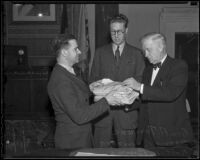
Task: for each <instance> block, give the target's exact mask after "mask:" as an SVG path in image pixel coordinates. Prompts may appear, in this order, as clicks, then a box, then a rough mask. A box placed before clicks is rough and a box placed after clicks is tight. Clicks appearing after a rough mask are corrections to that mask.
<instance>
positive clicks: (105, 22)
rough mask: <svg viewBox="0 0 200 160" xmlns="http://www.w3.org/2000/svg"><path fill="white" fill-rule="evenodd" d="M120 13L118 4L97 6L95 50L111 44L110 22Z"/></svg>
mask: <svg viewBox="0 0 200 160" xmlns="http://www.w3.org/2000/svg"><path fill="white" fill-rule="evenodd" d="M118 13H119V5H118V4H96V5H95V37H96V41H95V44H96V45H95V48H98V47H101V46H103V45H105V44H108V43H109V42H111V38H110V26H109V20H110V18H111V17H112V16H114V15H116V14H118Z"/></svg>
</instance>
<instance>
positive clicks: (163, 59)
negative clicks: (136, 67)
mask: <svg viewBox="0 0 200 160" xmlns="http://www.w3.org/2000/svg"><path fill="white" fill-rule="evenodd" d="M166 58H167V54H166V55H165V56H164V57H163V58H162V60H161V61H160V62H161V64H163V62H164V61H165V59H166Z"/></svg>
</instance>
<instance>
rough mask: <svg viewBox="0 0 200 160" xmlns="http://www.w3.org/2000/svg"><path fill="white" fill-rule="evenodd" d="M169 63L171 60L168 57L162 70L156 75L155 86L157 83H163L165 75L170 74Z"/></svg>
mask: <svg viewBox="0 0 200 160" xmlns="http://www.w3.org/2000/svg"><path fill="white" fill-rule="evenodd" d="M169 62H170V58H169V57H168V56H167V57H166V59H165V61H164V62H163V64H162V66H161V68H160V70H159V71H158V73H157V75H156V78H155V80H154V82H153V86H154V85H156V84H157V83H160V82H161V81H163V77H164V75H165V73H166V72H168V70H169V69H170V67H169Z"/></svg>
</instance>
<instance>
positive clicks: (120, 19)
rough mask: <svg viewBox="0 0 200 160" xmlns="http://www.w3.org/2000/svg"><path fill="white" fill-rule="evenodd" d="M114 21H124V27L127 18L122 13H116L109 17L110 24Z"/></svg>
mask: <svg viewBox="0 0 200 160" xmlns="http://www.w3.org/2000/svg"><path fill="white" fill-rule="evenodd" d="M114 22H120V23H124V25H125V27H126V28H127V27H128V18H127V17H126V16H125V15H123V14H117V15H115V16H113V17H112V18H111V19H110V24H111V23H114Z"/></svg>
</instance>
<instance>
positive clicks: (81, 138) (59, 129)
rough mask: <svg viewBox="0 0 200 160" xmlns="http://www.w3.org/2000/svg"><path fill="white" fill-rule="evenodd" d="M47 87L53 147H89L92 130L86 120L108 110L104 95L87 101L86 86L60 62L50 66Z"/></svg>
mask: <svg viewBox="0 0 200 160" xmlns="http://www.w3.org/2000/svg"><path fill="white" fill-rule="evenodd" d="M47 89H48V94H49V97H50V99H51V102H52V106H53V109H54V112H55V119H56V121H57V125H56V132H55V145H56V147H58V148H62V149H66V148H68V149H71V148H84V147H91V145H92V131H91V124H90V123H89V122H90V121H91V120H92V119H94V118H96V117H98V116H99V115H101V114H103V113H104V112H105V113H106V111H108V110H109V105H108V103H107V102H106V100H105V98H103V99H102V100H100V101H99V102H97V103H95V104H93V105H89V95H90V91H89V88H88V86H87V85H86V84H85V83H84V82H83V81H82V80H80V79H79V78H77V77H76V76H75V75H73V74H71V73H70V72H68V71H67V70H66V69H65V68H64V67H62V66H60V65H59V64H56V65H55V67H54V69H53V72H52V74H51V77H50V80H49V82H48V86H47Z"/></svg>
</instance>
